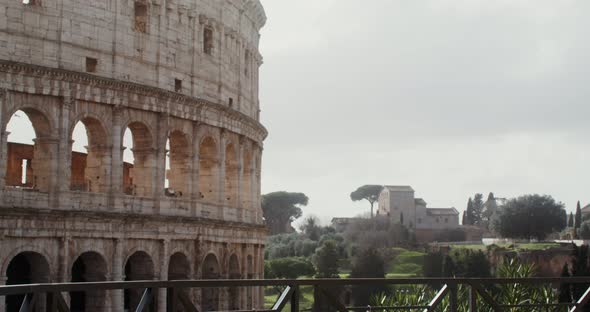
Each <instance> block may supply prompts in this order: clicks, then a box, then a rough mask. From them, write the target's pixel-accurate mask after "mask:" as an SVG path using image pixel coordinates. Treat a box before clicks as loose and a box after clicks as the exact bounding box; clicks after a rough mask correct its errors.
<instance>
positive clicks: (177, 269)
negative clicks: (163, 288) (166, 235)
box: [166, 252, 190, 312]
mask: <svg viewBox="0 0 590 312" xmlns="http://www.w3.org/2000/svg"><path fill="white" fill-rule="evenodd" d="M189 276H190V265H189V261H188V259H187V257H186V256H185V255H184V254H182V253H180V252H177V253H175V254H173V255H172V257H170V262H169V263H168V280H171V281H178V280H187V279H189ZM182 291H185V292H186V290H182ZM166 300H167V301H166V311H168V312H172V292H171V290H170V289H168V292H167V296H166ZM178 311H184V308H183V307H182V305H180V304H177V305H176V311H174V312H178Z"/></svg>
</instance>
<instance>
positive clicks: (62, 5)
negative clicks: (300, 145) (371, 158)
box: [0, 0, 267, 312]
mask: <svg viewBox="0 0 590 312" xmlns="http://www.w3.org/2000/svg"><path fill="white" fill-rule="evenodd" d="M265 22H266V16H265V12H264V9H263V8H262V5H261V4H260V2H259V1H258V0H224V1H218V0H104V1H89V0H0V250H1V251H2V252H1V253H0V284H18V283H39V282H69V281H79V282H82V281H106V280H114V281H119V280H153V279H161V280H168V279H215V278H243V279H252V278H261V277H263V271H264V270H263V254H264V241H265V236H266V228H265V226H264V224H263V219H262V213H261V208H260V170H261V157H262V145H263V140H264V139H265V137H266V135H267V131H266V129H265V128H264V127H263V126H262V125H261V124H260V122H259V111H260V105H259V100H258V90H259V87H258V81H259V77H258V73H259V71H258V70H259V67H260V66H261V64H262V57H261V55H260V54H259V52H258V44H259V39H260V32H259V31H260V29H261V28H262V27H263V26H264V24H265ZM15 113H18V114H20V116H21V117H25V116H26V117H28V119H29V120H30V121H31V123H32V127H33V129H34V132H35V135H36V138H35V140H34V143H33V144H32V145H29V146H27V145H22V144H20V145H19V144H13V143H10V138H11V137H10V133H9V132H8V131H7V125H8V123H9V122H10V121H11V119H12V118H13V117H14V115H15ZM79 123H81V124H83V126H84V127H85V129H86V133H87V136H88V146H87V153H82V154H80V153H72V144H73V140H75V139H76V138H74V137H73V135H72V133H73V130H74V128H75V127H76V125H78V124H79ZM127 130H129V131H130V132H131V134H132V137H133V146H132V147H128V148H127V151H131V152H132V154H133V158H134V160H133V162H129V163H125V162H124V159H123V153H124V151H125V148H124V146H123V137H124V133H125V132H126V131H127ZM167 146H169V150H168V149H167ZM167 155H168V156H169V164H170V165H169V168H168V169H167V167H166V158H167ZM166 179H168V183H169V186H168V189H166V187H165V183H166V182H165V181H166ZM139 295H140V294H139V293H138V292H135V291H122V290H121V291H119V290H117V291H110V292H109V293H108V294H107V293H105V292H104V291H103V292H101V291H97V292H95V293H88V294H80V293H72V294H70V295H68V296H67V297H68V298H67V300H68V303H69V304H70V307H71V309H72V310H86V311H123V310H131V309H134V307H135V306H136V305H137V303H138V300H139ZM190 296H191V297H192V299H193V300H194V302H196V303H197V304H198V305H199V306H200V307H201V311H208V310H211V309H219V310H234V309H253V308H259V307H261V305H262V304H263V301H264V298H263V296H262V292H261V289H252V288H248V289H242V288H231V289H217V290H194V291H191V292H190ZM17 299H18V298H16V297H11V296H9V297H7V298H6V300H5V301H4V297H2V298H1V299H0V300H1V301H0V311H6V310H8V311H15V310H18V304H19V302H18V300H17ZM166 300H167V298H166V291H165V290H160V291H159V293H158V295H157V298H156V306H157V310H158V311H159V312H164V311H166ZM44 308H45V307H44V301H43V300H40V301H39V304H38V305H37V311H42V310H43V309H44Z"/></svg>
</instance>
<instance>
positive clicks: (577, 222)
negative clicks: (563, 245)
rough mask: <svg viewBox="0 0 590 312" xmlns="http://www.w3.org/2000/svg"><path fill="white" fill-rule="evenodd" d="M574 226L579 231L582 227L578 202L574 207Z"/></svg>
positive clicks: (580, 209)
mask: <svg viewBox="0 0 590 312" xmlns="http://www.w3.org/2000/svg"><path fill="white" fill-rule="evenodd" d="M574 226H575V228H576V229H579V228H580V227H581V226H582V208H580V201H578V205H577V207H576V219H575V220H574Z"/></svg>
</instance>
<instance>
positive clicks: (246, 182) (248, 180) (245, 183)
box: [240, 151, 254, 209]
mask: <svg viewBox="0 0 590 312" xmlns="http://www.w3.org/2000/svg"><path fill="white" fill-rule="evenodd" d="M253 169H254V166H253V165H252V153H251V152H250V151H246V152H245V153H244V170H243V176H242V190H241V193H242V194H241V195H240V199H241V201H242V208H243V209H251V208H252V177H253V176H254V171H253Z"/></svg>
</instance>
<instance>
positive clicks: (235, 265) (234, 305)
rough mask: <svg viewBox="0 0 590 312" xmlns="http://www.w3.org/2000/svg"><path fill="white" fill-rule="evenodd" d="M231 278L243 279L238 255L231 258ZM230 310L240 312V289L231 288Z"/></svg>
mask: <svg viewBox="0 0 590 312" xmlns="http://www.w3.org/2000/svg"><path fill="white" fill-rule="evenodd" d="M229 278H230V279H241V278H242V275H241V274H240V262H239V260H238V257H237V256H236V255H232V256H231V257H230V258H229ZM229 308H230V310H240V288H239V287H231V288H230V289H229Z"/></svg>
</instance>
